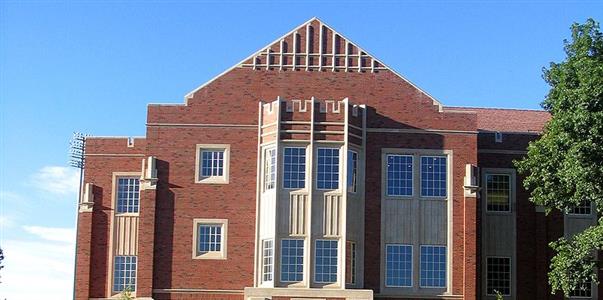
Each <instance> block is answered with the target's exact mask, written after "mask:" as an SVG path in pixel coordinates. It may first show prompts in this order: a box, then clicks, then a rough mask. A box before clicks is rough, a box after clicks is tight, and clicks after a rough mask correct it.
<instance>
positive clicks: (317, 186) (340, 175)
mask: <svg viewBox="0 0 603 300" xmlns="http://www.w3.org/2000/svg"><path fill="white" fill-rule="evenodd" d="M322 149H328V150H336V151H338V154H337V187H335V188H320V187H319V184H318V165H319V163H318V159H319V152H320V150H322ZM341 158H342V155H341V148H339V147H317V148H316V174H312V175H316V179H315V183H316V190H319V191H337V190H339V189H341V184H342V180H341V178H342V174H341V173H342V168H341ZM345 163H347V162H345ZM345 184H347V182H346V183H345Z"/></svg>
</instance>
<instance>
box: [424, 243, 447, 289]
mask: <svg viewBox="0 0 603 300" xmlns="http://www.w3.org/2000/svg"><path fill="white" fill-rule="evenodd" d="M420 267H421V268H420V270H421V272H420V280H421V287H431V288H441V287H446V246H421V262H420Z"/></svg>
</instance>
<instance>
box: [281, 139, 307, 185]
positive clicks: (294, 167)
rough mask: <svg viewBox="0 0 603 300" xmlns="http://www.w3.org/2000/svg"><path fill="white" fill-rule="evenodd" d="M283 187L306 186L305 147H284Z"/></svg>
mask: <svg viewBox="0 0 603 300" xmlns="http://www.w3.org/2000/svg"><path fill="white" fill-rule="evenodd" d="M284 160H285V161H284V174H285V177H284V182H283V184H284V187H285V188H286V189H303V188H304V187H306V148H301V147H300V148H285V158H284Z"/></svg>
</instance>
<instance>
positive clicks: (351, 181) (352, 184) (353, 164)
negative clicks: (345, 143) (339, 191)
mask: <svg viewBox="0 0 603 300" xmlns="http://www.w3.org/2000/svg"><path fill="white" fill-rule="evenodd" d="M357 180H358V153H356V152H355V151H350V150H348V191H350V192H353V193H355V192H356V181H357Z"/></svg>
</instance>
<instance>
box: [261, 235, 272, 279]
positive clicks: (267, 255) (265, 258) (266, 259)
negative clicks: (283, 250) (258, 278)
mask: <svg viewBox="0 0 603 300" xmlns="http://www.w3.org/2000/svg"><path fill="white" fill-rule="evenodd" d="M262 244H263V248H262V281H264V282H268V281H272V271H273V265H274V261H273V252H274V247H273V241H272V240H265V241H264V242H263V243H262Z"/></svg>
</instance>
